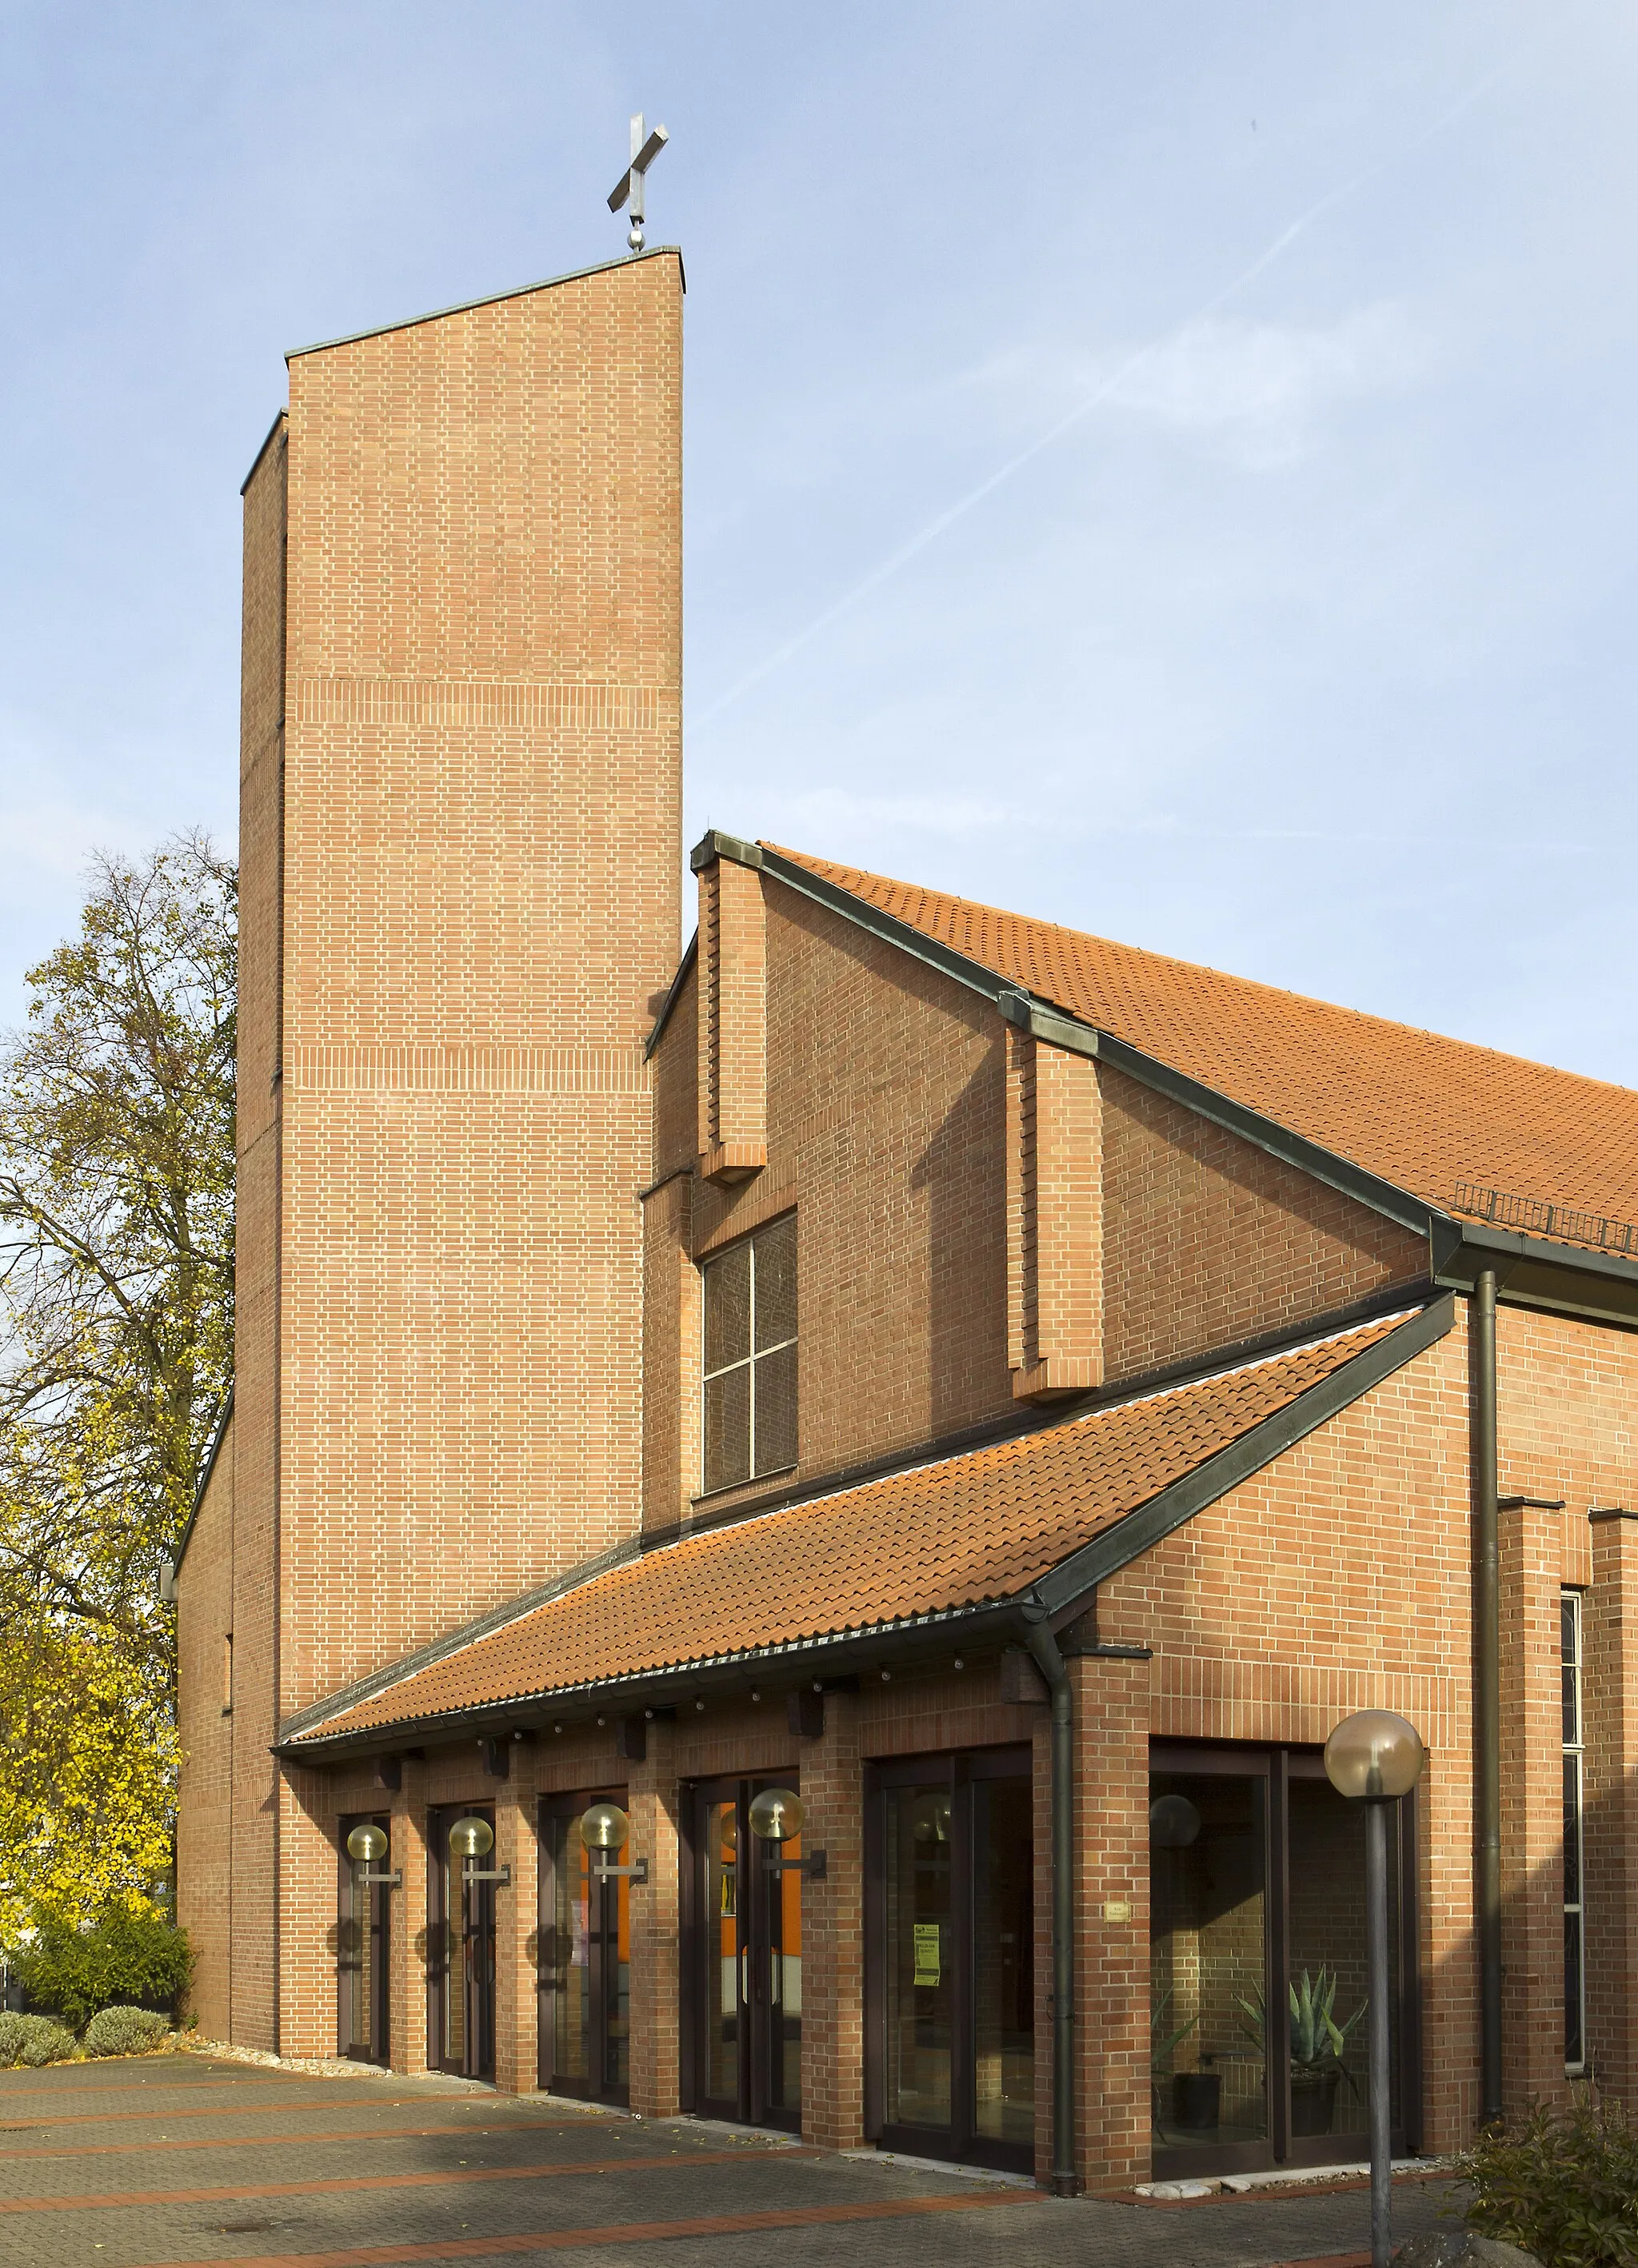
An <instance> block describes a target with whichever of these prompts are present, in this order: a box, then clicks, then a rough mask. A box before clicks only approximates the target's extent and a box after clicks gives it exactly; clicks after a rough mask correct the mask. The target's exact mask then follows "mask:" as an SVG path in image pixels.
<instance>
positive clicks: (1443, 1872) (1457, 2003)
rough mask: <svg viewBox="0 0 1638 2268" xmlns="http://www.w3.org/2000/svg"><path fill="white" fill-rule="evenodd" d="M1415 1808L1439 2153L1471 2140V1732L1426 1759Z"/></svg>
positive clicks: (1474, 2016)
mask: <svg viewBox="0 0 1638 2268" xmlns="http://www.w3.org/2000/svg"><path fill="white" fill-rule="evenodd" d="M1414 1801H1415V1803H1416V1807H1417V1828H1418V1847H1417V1867H1418V1872H1419V1874H1420V1883H1419V1886H1418V1887H1419V1889H1420V1900H1419V1908H1420V1911H1419V1926H1420V1940H1421V1944H1420V1951H1421V1976H1422V2012H1421V2013H1422V2021H1421V2041H1422V2142H1423V2147H1425V2148H1427V2149H1428V2150H1433V2151H1438V2152H1441V2153H1443V2152H1446V2151H1450V2150H1459V2149H1463V2148H1465V2147H1466V2145H1467V2144H1468V2143H1469V2142H1471V2141H1472V2138H1473V2133H1474V2130H1475V2129H1476V2128H1477V2126H1478V2124H1479V2113H1480V2110H1481V2109H1482V2088H1481V2084H1480V2080H1479V1944H1478V1933H1477V1932H1476V1931H1475V1929H1474V1927H1473V1773H1472V1722H1471V1719H1469V1720H1468V1721H1467V1722H1465V1723H1464V1724H1463V1726H1462V1727H1461V1730H1460V1732H1459V1734H1457V1736H1456V1737H1455V1738H1454V1739H1453V1740H1452V1742H1451V1745H1450V1749H1447V1750H1443V1751H1442V1752H1441V1753H1439V1754H1437V1755H1435V1756H1431V1757H1430V1758H1429V1759H1428V1769H1427V1771H1425V1772H1424V1773H1423V1774H1422V1778H1421V1783H1420V1786H1419V1787H1418V1788H1417V1791H1416V1795H1415V1798H1414Z"/></svg>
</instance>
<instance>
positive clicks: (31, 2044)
mask: <svg viewBox="0 0 1638 2268" xmlns="http://www.w3.org/2000/svg"><path fill="white" fill-rule="evenodd" d="M0 2022H4V2025H5V2027H6V2030H5V2032H4V2040H5V2042H6V2043H8V2044H11V2043H15V2044H13V2045H11V2054H10V2055H9V2056H7V2058H6V2061H7V2062H8V2063H26V2064H33V2065H36V2066H38V2065H40V2064H42V2063H66V2062H67V2061H68V2059H69V2058H70V2056H75V2055H77V2054H78V2053H79V2048H78V2045H77V2042H76V2040H75V2037H74V2035H73V2033H72V2032H70V2030H69V2029H67V2027H66V2026H65V2025H63V2024H59V2023H58V2021H57V2020H56V2018H55V2016H6V2017H4V2018H0Z"/></svg>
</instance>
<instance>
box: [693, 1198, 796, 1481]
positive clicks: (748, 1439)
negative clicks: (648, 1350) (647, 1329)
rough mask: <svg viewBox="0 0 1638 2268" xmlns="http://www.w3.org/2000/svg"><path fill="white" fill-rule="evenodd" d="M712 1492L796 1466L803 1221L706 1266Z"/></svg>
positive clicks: (774, 1229) (788, 1222)
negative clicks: (798, 1237)
mask: <svg viewBox="0 0 1638 2268" xmlns="http://www.w3.org/2000/svg"><path fill="white" fill-rule="evenodd" d="M704 1273H705V1489H706V1491H707V1492H709V1491H711V1490H712V1489H719V1488H730V1487H732V1486H733V1484H734V1482H735V1481H748V1480H755V1479H756V1477H757V1476H758V1475H759V1474H762V1473H777V1472H779V1471H781V1470H783V1469H785V1468H786V1466H789V1465H793V1464H794V1463H795V1462H796V1216H795V1214H794V1213H786V1216H785V1218H784V1219H782V1220H776V1221H773V1222H771V1224H770V1225H769V1226H768V1227H766V1228H764V1229H759V1230H758V1231H757V1232H756V1235H754V1236H748V1237H747V1238H746V1239H745V1241H744V1242H743V1243H742V1244H735V1245H732V1246H730V1247H729V1248H728V1250H727V1251H726V1252H723V1253H719V1255H718V1256H717V1257H716V1258H715V1259H714V1260H709V1261H707V1262H706V1263H705V1271H704Z"/></svg>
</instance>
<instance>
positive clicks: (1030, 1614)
mask: <svg viewBox="0 0 1638 2268" xmlns="http://www.w3.org/2000/svg"><path fill="white" fill-rule="evenodd" d="M1022 1620H1023V1639H1024V1644H1025V1645H1026V1646H1028V1647H1029V1651H1030V1653H1031V1654H1032V1655H1033V1656H1034V1657H1035V1663H1036V1667H1037V1669H1039V1671H1040V1673H1041V1675H1042V1676H1043V1677H1044V1678H1045V1680H1046V1686H1047V1691H1048V1692H1049V1693H1050V1694H1051V1701H1052V1731H1051V1767H1050V1778H1051V1823H1050V1830H1049V1831H1050V1835H1051V1876H1052V1993H1051V2022H1052V2162H1051V2169H1050V2171H1049V2173H1048V2176H1047V2180H1048V2183H1049V2185H1050V2187H1051V2191H1052V2195H1053V2196H1054V2197H1078V2196H1079V2195H1080V2191H1081V2176H1080V2175H1079V2174H1078V2173H1077V2171H1076V2170H1075V1837H1074V1822H1075V1808H1074V1807H1075V1762H1074V1758H1075V1749H1074V1694H1073V1692H1072V1691H1071V1689H1070V1683H1069V1672H1068V1670H1067V1668H1066V1667H1065V1663H1064V1657H1063V1655H1062V1654H1061V1653H1059V1649H1058V1640H1057V1639H1056V1638H1054V1637H1053V1635H1052V1627H1051V1624H1050V1623H1049V1622H1048V1620H1047V1609H1046V1606H1045V1603H1044V1602H1043V1601H1040V1600H1037V1599H1029V1600H1026V1601H1025V1602H1024V1606H1023V1609H1022Z"/></svg>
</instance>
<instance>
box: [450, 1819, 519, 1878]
mask: <svg viewBox="0 0 1638 2268" xmlns="http://www.w3.org/2000/svg"><path fill="white" fill-rule="evenodd" d="M494 1847H495V1830H494V1829H493V1828H492V1827H491V1825H490V1823H489V1822H488V1820H487V1819H483V1818H482V1817H480V1816H479V1815H478V1814H477V1813H476V1811H470V1812H469V1813H468V1814H467V1815H466V1817H465V1818H464V1819H457V1820H456V1822H455V1823H454V1826H453V1827H452V1828H451V1829H450V1830H449V1848H450V1851H451V1853H452V1854H453V1855H454V1857H455V1858H457V1859H460V1860H461V1881H463V1882H500V1883H503V1884H505V1883H510V1881H511V1880H512V1868H511V1867H509V1866H507V1867H479V1866H477V1865H476V1864H475V1861H476V1860H477V1859H487V1858H488V1856H489V1854H490V1852H491V1851H492V1850H493V1849H494Z"/></svg>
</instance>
